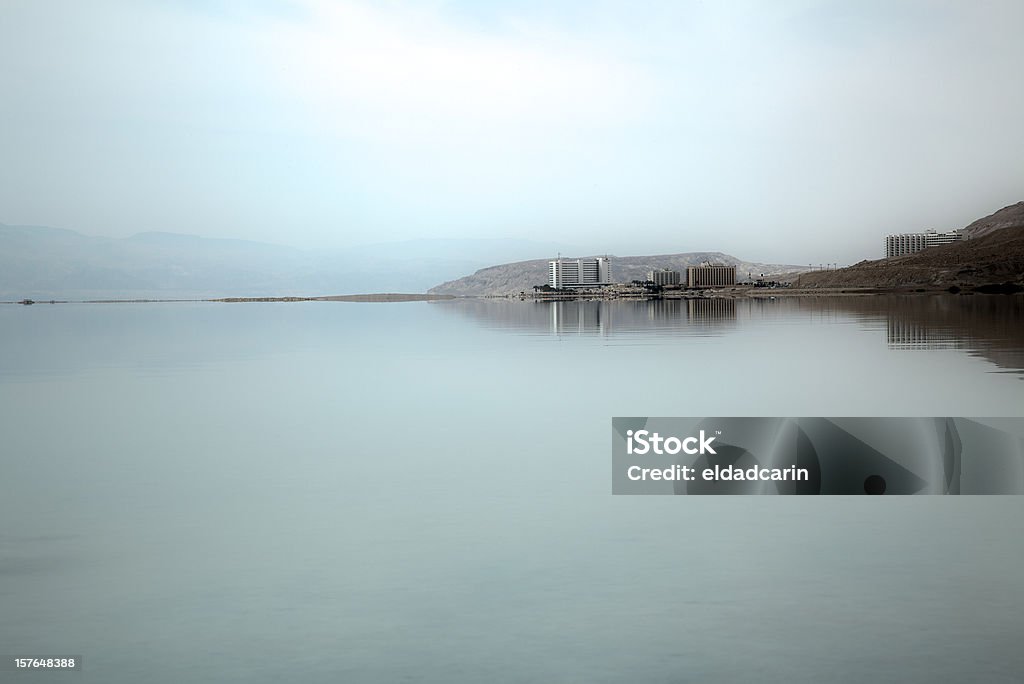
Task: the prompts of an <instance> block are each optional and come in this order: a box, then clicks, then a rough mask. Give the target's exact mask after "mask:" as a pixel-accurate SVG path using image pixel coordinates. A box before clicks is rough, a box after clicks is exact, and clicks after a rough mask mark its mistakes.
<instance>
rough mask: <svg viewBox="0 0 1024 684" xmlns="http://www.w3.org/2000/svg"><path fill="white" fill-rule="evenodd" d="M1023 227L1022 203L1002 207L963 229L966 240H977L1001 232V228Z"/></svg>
mask: <svg viewBox="0 0 1024 684" xmlns="http://www.w3.org/2000/svg"><path fill="white" fill-rule="evenodd" d="M1021 227H1024V202H1017V203H1016V204H1011V205H1010V206H1008V207H1003V208H1002V209H1000V210H999V211H997V212H996V213H994V214H990V215H988V216H986V217H985V218H980V219H978V220H977V221H975V222H974V223H972V224H971V225H969V226H967V227H966V228H965V229H964V232H965V233H966V234H967V237H968V238H979V237H981V236H983V235H988V234H989V233H992V232H995V231H997V230H1002V229H1003V228H1021Z"/></svg>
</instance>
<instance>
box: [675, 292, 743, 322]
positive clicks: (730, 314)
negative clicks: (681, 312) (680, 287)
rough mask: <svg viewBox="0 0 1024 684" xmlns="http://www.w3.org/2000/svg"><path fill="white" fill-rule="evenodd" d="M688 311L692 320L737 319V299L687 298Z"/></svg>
mask: <svg viewBox="0 0 1024 684" xmlns="http://www.w3.org/2000/svg"><path fill="white" fill-rule="evenodd" d="M686 309H687V311H686V313H687V315H688V317H689V319H690V321H692V322H699V323H714V322H720V321H729V320H736V300H735V299H726V298H724V297H723V298H718V299H687V300H686Z"/></svg>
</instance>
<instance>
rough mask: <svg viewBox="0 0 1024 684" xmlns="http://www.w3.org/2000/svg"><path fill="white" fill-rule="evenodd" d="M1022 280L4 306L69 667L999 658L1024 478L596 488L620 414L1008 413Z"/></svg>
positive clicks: (215, 675)
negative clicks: (969, 292)
mask: <svg viewBox="0 0 1024 684" xmlns="http://www.w3.org/2000/svg"><path fill="white" fill-rule="evenodd" d="M1022 330H1024V316H1022V303H1021V299H1020V298H1008V297H1004V298H998V297H993V298H981V297H976V298H971V297H959V298H956V297H948V298H919V299H909V300H906V299H904V300H883V299H857V300H782V299H780V300H776V301H763V302H750V301H739V302H735V303H734V302H726V303H721V302H718V303H710V304H709V303H697V304H694V305H690V304H687V303H685V302H682V303H650V304H648V303H604V304H600V303H596V302H594V303H583V304H572V303H570V304H561V305H550V304H535V303H528V302H505V301H467V302H438V303H409V304H344V303H326V302H325V303H317V302H312V303H287V304H214V303H205V304H198V303H197V304H116V305H35V306H32V307H20V306H14V305H5V306H0V435H2V437H0V439H2V441H0V653H4V654H21V653H24V654H37V653H53V654H76V655H80V656H82V657H83V659H84V668H83V670H82V671H81V672H78V673H62V674H50V675H47V674H41V673H33V674H31V675H29V674H25V673H12V672H0V681H8V680H9V681H22V680H24V681H29V680H32V681H60V682H64V681H75V682H104V683H108V682H143V681H145V682H207V681H208V682H281V681H296V682H395V681H427V682H482V681H488V682H491V681H493V682H524V681H544V682H587V683H590V682H619V681H630V682H686V681H694V682H697V681H701V682H703V681H729V682H735V681H762V682H793V681H807V682H821V681H851V682H852V681H863V680H873V681H880V682H925V681H939V680H941V681H974V682H1011V681H1012V682H1017V681H1020V677H1021V672H1024V652H1022V650H1021V649H1020V645H1019V640H1020V635H1021V634H1022V633H1024V572H1022V571H1021V567H1022V565H1024V537H1022V536H1021V533H1020V531H1021V522H1020V521H1021V520H1022V519H1024V498H1021V497H906V498H893V499H875V498H866V497H865V498H845V499H844V498H832V497H824V498H810V497H808V498H796V497H793V498H784V497H772V498H764V499H757V498H741V497H728V498H703V499H702V498H695V497H613V496H611V493H610V491H611V485H610V480H609V468H608V466H609V461H610V453H609V440H608V438H609V433H610V420H611V417H612V416H616V415H796V416H800V415H804V416H814V415H938V416H945V415H962V416H998V415H1020V414H1021V409H1022V407H1024V401H1022V400H1024V382H1022V378H1024V375H1022V371H1024V340H1022V339H1021V335H1022V333H1021V331H1022Z"/></svg>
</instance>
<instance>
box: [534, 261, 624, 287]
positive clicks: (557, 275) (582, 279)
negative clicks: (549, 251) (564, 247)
mask: <svg viewBox="0 0 1024 684" xmlns="http://www.w3.org/2000/svg"><path fill="white" fill-rule="evenodd" d="M611 284H612V269H611V262H609V260H608V257H595V258H593V259H562V258H558V259H554V260H552V261H549V262H548V285H550V286H551V287H553V288H555V289H556V290H561V289H564V288H568V287H602V286H604V285H611Z"/></svg>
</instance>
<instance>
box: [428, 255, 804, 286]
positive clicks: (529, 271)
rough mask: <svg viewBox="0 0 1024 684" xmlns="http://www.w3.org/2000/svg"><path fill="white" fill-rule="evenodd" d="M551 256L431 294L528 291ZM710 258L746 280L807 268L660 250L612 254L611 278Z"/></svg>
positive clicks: (542, 279)
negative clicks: (638, 253)
mask: <svg viewBox="0 0 1024 684" xmlns="http://www.w3.org/2000/svg"><path fill="white" fill-rule="evenodd" d="M548 261H549V260H548V259H533V260H530V261H518V262H515V263H509V264H501V265H499V266H489V267H488V268H483V269H480V270H479V271H477V272H476V273H474V274H473V275H469V276H466V277H464V278H459V279H457V280H452V281H449V282H446V283H442V284H441V285H437V286H435V287H432V288H430V290H429V292H430V294H453V295H476V296H482V295H505V294H517V293H519V292H529V291H531V290H532V289H533V286H534V285H543V284H544V283H546V282H547V280H548ZM707 261H710V262H712V263H722V264H726V265H728V266H735V267H736V277H737V278H738V279H741V280H745V279H746V278H747V276H748V274H749V275H750V276H752V277H754V278H757V277H760V276H762V275H764V276H765V277H766V278H768V279H778V278H779V277H781V276H783V275H785V274H788V273H795V272H797V271H800V270H806V269H805V268H803V267H801V266H793V265H786V264H763V263H759V262H753V261H743V260H742V259H738V258H736V257H734V256H732V255H729V254H723V253H722V252H686V253H683V254H659V255H652V256H628V257H614V256H613V257H611V264H612V279H613V280H614V281H616V282H620V283H628V282H630V281H632V280H645V279H646V278H647V273H648V272H649V271H654V270H659V269H663V268H667V269H670V270H673V271H680V272H681V273H685V271H686V268H687V267H688V266H699V265H700V264H702V263H704V262H707Z"/></svg>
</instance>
